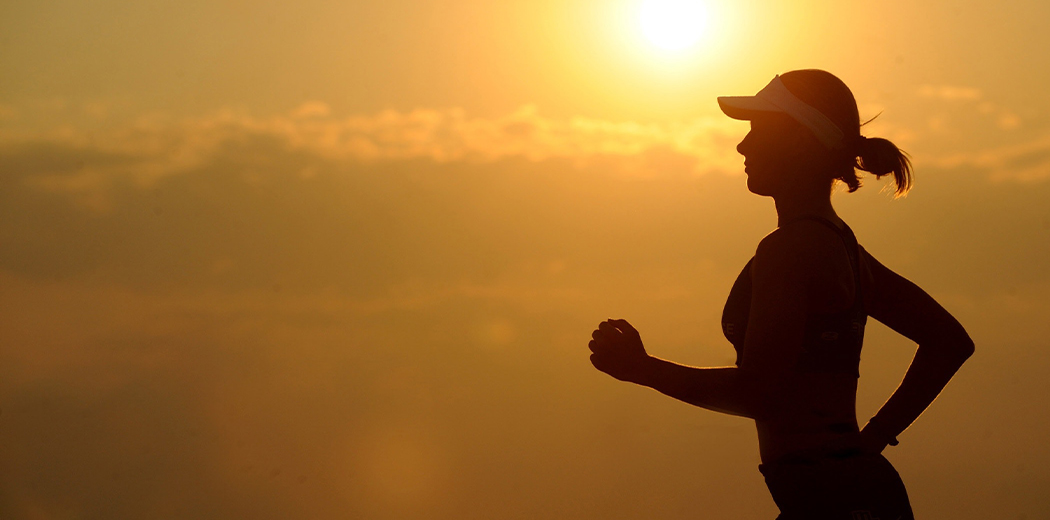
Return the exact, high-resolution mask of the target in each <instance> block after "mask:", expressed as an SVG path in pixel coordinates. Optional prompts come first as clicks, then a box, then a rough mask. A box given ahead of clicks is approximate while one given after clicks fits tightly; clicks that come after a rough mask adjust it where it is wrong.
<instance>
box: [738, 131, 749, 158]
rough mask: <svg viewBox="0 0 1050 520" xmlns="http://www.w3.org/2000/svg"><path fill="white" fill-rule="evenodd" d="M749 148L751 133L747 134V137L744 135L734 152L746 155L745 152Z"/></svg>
mask: <svg viewBox="0 0 1050 520" xmlns="http://www.w3.org/2000/svg"><path fill="white" fill-rule="evenodd" d="M750 146H751V132H748V133H747V135H745V136H744V138H743V139H742V140H741V141H740V144H738V145H736V151H737V153H739V154H740V155H747V150H748V149H749V147H750Z"/></svg>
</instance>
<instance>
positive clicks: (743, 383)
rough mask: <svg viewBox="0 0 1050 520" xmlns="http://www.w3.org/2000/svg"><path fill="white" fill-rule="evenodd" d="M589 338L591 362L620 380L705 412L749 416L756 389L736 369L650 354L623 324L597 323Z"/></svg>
mask: <svg viewBox="0 0 1050 520" xmlns="http://www.w3.org/2000/svg"><path fill="white" fill-rule="evenodd" d="M591 336H592V337H593V338H594V339H592V340H591V342H590V349H591V352H593V353H592V354H591V363H592V364H593V365H594V367H595V368H597V369H598V370H601V371H602V372H605V373H606V374H609V375H611V376H613V377H615V378H616V379H619V380H620V381H628V382H631V383H636V384H639V385H642V386H648V387H649V388H652V389H654V390H656V391H658V392H660V393H662V394H664V395H667V396H670V397H674V398H675V399H678V400H680V401H684V402H686V403H689V404H691V405H695V406H699V407H701V408H707V409H708V410H714V411H716V412H722V413H726V414H730V415H739V416H743V417H754V416H755V413H756V410H755V408H756V406H755V405H754V402H756V401H758V400H759V399H758V396H756V395H753V394H754V391H753V389H754V388H755V387H756V385H753V384H751V383H750V382H749V381H747V378H746V377H745V376H746V374H745V373H744V372H742V371H741V370H740V369H739V368H737V367H713V368H699V367H690V366H686V365H679V364H677V363H673V362H671V361H666V360H663V359H660V358H656V357H653V356H650V355H648V354H646V353H645V348H644V347H643V346H642V340H641V337H640V336H639V334H638V331H637V330H635V328H634V327H632V326H631V324H630V323H627V320H608V321H603V322H602V323H601V324H599V325H598V330H595V331H594V333H593V334H592V335H591Z"/></svg>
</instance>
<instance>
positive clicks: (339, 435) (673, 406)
mask: <svg viewBox="0 0 1050 520" xmlns="http://www.w3.org/2000/svg"><path fill="white" fill-rule="evenodd" d="M645 5H646V2H644V1H641V0H606V1H602V2H598V1H591V0H561V1H557V2H555V1H547V0H532V1H528V2H526V1H519V0H508V1H504V2H479V1H465V0H447V1H444V2H425V1H408V0H388V1H384V2H347V1H343V2H337V1H322V0H303V1H300V2H296V3H288V2H273V1H257V2H246V1H243V0H238V1H214V0H213V1H209V2H203V1H195V0H190V1H181V2H174V1H155V2H117V1H92V0H89V1H77V2H73V1H58V0H56V1H38V2H17V3H16V2H3V3H0V70H3V71H4V74H3V80H2V81H0V331H3V333H2V334H0V517H2V518H12V519H66V518H208V519H211V518H214V519H240V518H260V519H267V518H273V519H278V518H317V519H326V518H362V519H365V518H367V519H416V518H419V519H443V518H449V519H451V518H456V519H469V518H477V519H513V518H529V519H533V518H551V519H559V518H573V519H583V520H586V519H591V518H594V519H598V518H601V519H603V520H604V519H620V518H623V519H626V518H638V517H645V518H669V519H670V518H696V517H702V518H762V517H766V518H773V517H774V516H775V515H776V511H777V510H776V506H775V504H773V502H772V499H770V498H769V495H768V492H767V490H766V489H765V486H764V484H763V482H762V478H761V475H760V474H759V473H758V471H757V468H756V466H757V464H758V462H759V460H758V449H757V442H756V435H755V432H754V427H753V424H751V423H750V422H749V421H748V420H746V419H741V418H738V417H729V416H724V415H718V414H716V413H714V412H710V411H706V410H701V409H698V408H692V407H690V406H688V405H686V404H683V403H680V402H677V401H673V400H671V399H668V398H666V397H664V396H662V395H660V394H658V393H656V392H654V391H652V390H647V389H644V388H640V387H634V386H630V385H627V384H624V383H619V382H617V381H614V380H612V379H611V378H609V377H607V376H605V375H603V374H600V373H598V372H597V371H595V370H593V368H592V367H591V366H590V364H589V362H588V359H587V356H588V354H589V352H588V351H587V349H586V343H587V341H588V340H589V339H590V332H591V330H593V328H594V327H595V326H596V325H597V323H598V322H600V321H601V320H604V319H606V318H609V317H614V318H626V319H628V320H629V321H630V322H631V323H632V324H634V325H635V326H636V327H637V328H638V329H639V330H640V331H641V335H642V339H643V341H644V342H645V344H646V346H647V349H648V350H649V352H651V353H652V354H654V355H657V356H660V357H664V358H668V359H673V360H676V361H679V362H682V363H686V364H692V365H698V366H724V365H729V364H732V362H733V359H734V352H733V350H732V347H731V345H730V344H729V343H728V342H727V341H726V340H725V339H724V338H723V337H722V335H721V330H720V324H719V317H720V313H721V310H722V306H723V305H724V302H725V297H726V295H727V294H728V291H729V288H730V287H731V285H732V282H733V280H734V279H735V277H736V275H737V273H738V272H739V270H740V268H741V267H742V266H743V265H744V264H745V263H746V262H747V260H748V258H749V257H750V256H751V255H752V254H753V253H754V248H755V246H756V245H757V243H758V241H759V240H760V239H761V238H762V237H763V236H764V235H765V234H766V233H768V232H769V231H771V230H772V229H773V228H774V227H775V225H776V215H775V211H774V208H773V204H772V201H771V200H769V199H766V198H762V197H758V196H755V195H753V194H750V193H749V192H748V191H747V189H746V187H745V183H744V179H745V177H744V175H743V171H742V170H743V168H742V159H741V157H740V156H739V155H738V154H737V153H736V151H735V146H736V143H737V142H739V140H740V139H741V138H742V137H743V136H744V134H745V133H746V132H747V124H746V123H742V122H739V121H733V120H730V119H728V118H726V117H724V116H723V115H721V113H720V112H719V111H718V108H717V103H716V102H715V97H716V96H719V95H750V94H753V93H754V92H757V91H758V90H759V89H761V88H762V87H763V86H764V85H765V84H766V83H767V82H768V81H769V80H770V79H772V77H773V76H774V75H775V74H778V73H782V72H786V71H789V70H794V69H800V68H822V69H826V70H829V71H831V72H833V73H835V74H836V75H838V76H839V77H840V78H842V79H843V80H844V81H845V82H846V83H847V84H848V85H849V86H850V87H851V88H852V90H853V92H854V94H855V96H856V98H857V100H858V103H859V107H860V111H861V117H862V120H868V119H872V118H875V119H874V120H873V121H872V122H871V123H869V124H867V125H866V126H865V127H864V129H863V132H864V134H865V135H868V136H875V137H885V138H888V139H891V140H892V141H893V142H895V143H897V144H898V145H900V146H901V147H902V148H903V149H905V150H906V151H907V152H908V153H909V154H911V157H912V160H913V162H914V165H915V169H916V173H915V187H914V189H913V190H912V192H911V193H910V194H909V195H908V196H907V197H904V198H900V199H894V198H893V197H892V193H891V192H892V190H887V184H886V183H885V181H884V180H883V181H880V180H876V179H874V178H872V177H870V176H865V177H862V179H863V181H864V183H865V186H864V187H863V188H862V189H861V190H860V191H858V192H856V193H853V194H848V193H846V192H845V191H844V190H840V191H839V192H837V193H836V194H835V195H834V196H833V201H834V203H835V206H836V209H837V211H838V212H839V214H840V215H841V216H842V217H843V218H844V219H845V220H846V221H847V222H848V223H849V225H850V226H851V227H852V228H853V229H854V230H855V231H856V233H857V235H858V237H859V239H860V242H861V243H862V244H863V245H864V247H865V248H866V249H867V250H868V251H869V252H870V253H872V254H873V255H874V256H875V257H877V258H878V259H879V260H880V261H881V262H882V263H884V264H886V265H887V266H889V267H891V268H892V269H894V270H895V271H897V272H899V273H901V274H902V275H904V276H906V277H908V278H909V279H911V280H912V281H914V282H916V283H918V284H919V285H920V286H922V287H923V288H924V289H926V290H927V292H929V293H930V294H931V295H932V296H933V297H935V298H936V299H937V300H938V301H939V302H941V303H942V304H943V305H944V306H945V307H946V308H947V309H948V310H949V311H951V312H952V313H953V314H954V315H955V316H956V317H957V318H958V319H959V320H960V322H961V323H962V324H963V325H964V326H965V327H966V329H967V331H968V332H969V333H970V335H971V337H973V339H974V341H975V343H976V345H977V347H976V348H977V351H976V354H975V355H974V356H973V357H972V358H971V359H970V360H969V361H968V362H967V363H966V365H964V367H963V368H962V369H961V370H960V372H959V373H958V374H957V376H956V378H955V379H954V380H953V381H952V382H951V383H950V384H949V385H948V387H947V388H946V389H945V391H944V392H943V393H942V394H941V396H940V397H939V398H938V399H937V400H936V401H935V402H934V403H933V405H932V406H931V407H930V408H929V409H928V410H927V411H926V412H925V413H924V414H923V415H922V416H921V417H920V418H919V419H918V420H917V421H916V422H915V423H914V424H913V425H912V426H911V427H910V428H909V429H908V430H907V431H905V432H904V433H903V434H902V435H901V436H900V445H899V446H897V447H892V448H888V449H887V451H886V456H887V457H888V458H889V460H890V461H891V462H893V464H894V465H895V467H896V468H897V469H898V471H899V472H900V474H901V476H902V478H903V480H904V482H905V484H906V485H907V486H908V490H909V494H910V499H911V503H912V505H913V508H914V510H915V512H916V515H917V516H918V517H921V518H956V519H978V518H981V519H983V518H1008V519H1018V520H1020V519H1035V518H1045V517H1047V516H1050V498H1047V496H1046V493H1045V490H1046V489H1048V488H1050V469H1048V468H1050V449H1048V448H1047V444H1046V442H1045V440H1046V439H1047V438H1048V436H1050V413H1048V412H1050V404H1048V401H1047V397H1046V396H1048V395H1050V379H1048V378H1047V377H1046V374H1047V371H1048V370H1050V352H1048V351H1047V348H1046V339H1045V338H1047V337H1048V336H1050V270H1048V269H1047V267H1046V266H1047V262H1046V258H1047V257H1048V254H1050V204H1048V202H1050V97H1047V96H1046V94H1045V92H1046V85H1047V84H1048V83H1050V58H1047V57H1046V55H1045V52H1043V51H1042V50H1043V49H1046V48H1050V34H1047V32H1046V31H1045V30H1043V21H1044V20H1046V19H1048V18H1050V4H1047V3H1045V2H1034V1H1021V0H1003V1H1000V2H995V3H988V2H973V1H954V2H947V1H932V0H913V1H910V2H902V1H896V0H893V1H888V2H880V3H872V2H863V3H861V2H841V1H831V0H805V1H802V0H800V1H794V2H773V1H759V0H749V1H737V2H727V1H718V0H707V1H703V2H699V5H700V6H701V8H702V9H703V12H704V13H705V18H704V19H703V20H702V21H698V22H697V24H696V26H697V27H700V29H697V32H696V33H695V34H694V35H693V36H695V38H694V40H695V42H693V43H692V45H691V46H688V47H686V48H683V49H678V50H668V49H665V48H661V47H660V46H659V42H658V41H653V40H651V39H650V37H647V36H646V34H645V32H644V31H643V30H642V28H641V24H640V15H639V12H640V10H641V9H642V8H643V7H644V6H645ZM701 26H702V27H701ZM914 349H915V345H913V344H910V343H909V342H908V341H907V340H905V339H904V338H901V337H899V336H896V335H894V334H893V333H892V332H891V331H889V330H888V329H886V328H885V327H883V326H881V325H878V324H875V323H872V325H871V326H869V330H868V334H867V337H866V340H865V349H864V351H863V354H862V362H861V368H860V370H861V379H860V390H859V394H858V405H857V409H858V419H859V420H860V422H861V424H863V423H864V422H865V421H866V419H867V418H868V417H870V416H871V415H872V414H874V413H875V411H877V410H878V407H879V406H880V405H881V404H882V403H883V402H884V401H885V399H886V398H887V397H888V396H889V394H890V393H891V392H892V391H893V389H894V388H896V386H897V384H898V383H899V382H900V379H901V377H902V376H903V374H904V371H905V370H906V369H907V367H908V364H909V363H910V361H911V357H912V355H913V354H914Z"/></svg>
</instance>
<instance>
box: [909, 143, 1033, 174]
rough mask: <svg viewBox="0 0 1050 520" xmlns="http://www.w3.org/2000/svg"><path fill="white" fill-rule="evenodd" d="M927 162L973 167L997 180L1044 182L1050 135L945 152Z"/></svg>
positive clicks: (947, 166)
mask: <svg viewBox="0 0 1050 520" xmlns="http://www.w3.org/2000/svg"><path fill="white" fill-rule="evenodd" d="M926 163H927V164H931V165H935V166H937V167H940V168H944V169H960V168H973V169H976V170H978V171H983V172H986V173H987V175H988V177H989V178H990V179H992V180H995V181H1017V182H1026V183H1028V182H1042V181H1046V180H1047V179H1050V135H1045V136H1042V137H1040V138H1036V139H1032V140H1030V141H1027V142H1023V143H1016V144H1010V145H1006V146H1000V147H996V148H992V149H988V150H977V151H965V152H960V153H956V154H946V155H944V156H941V157H937V158H933V159H931V160H928V161H926Z"/></svg>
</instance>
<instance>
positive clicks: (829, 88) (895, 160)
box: [780, 69, 912, 198]
mask: <svg viewBox="0 0 1050 520" xmlns="http://www.w3.org/2000/svg"><path fill="white" fill-rule="evenodd" d="M780 79H781V81H783V82H784V86H785V87H787V89H788V90H789V91H791V93H792V94H794V95H795V97H797V98H799V99H800V100H802V101H804V102H805V103H806V104H808V105H810V106H812V107H813V108H816V109H817V110H819V111H820V112H822V113H823V114H824V115H825V116H827V117H828V119H830V120H831V121H832V122H833V123H835V125H836V126H838V127H839V130H842V133H843V135H844V136H845V139H846V141H845V142H846V146H845V148H844V149H843V150H842V151H836V150H829V151H828V159H829V160H830V163H831V168H832V173H833V174H834V177H833V179H837V180H840V181H842V182H844V183H846V186H847V187H848V189H849V192H850V193H853V192H854V191H857V188H860V185H861V182H860V176H859V175H857V169H860V170H864V171H866V172H869V173H873V174H875V178H876V179H881V178H882V176H883V175H889V174H891V173H892V174H893V180H894V183H895V184H896V187H897V189H896V190H895V192H894V198H897V197H903V196H904V195H905V194H907V193H908V190H909V189H911V186H912V166H911V161H910V160H909V159H908V154H906V153H905V152H904V151H903V150H901V149H900V148H897V145H895V144H893V143H892V142H890V141H889V140H887V139H882V138H880V137H874V138H873V137H864V136H863V135H860V127H861V126H864V125H866V124H868V123H870V122H871V120H868V121H866V122H864V123H861V122H860V112H859V110H858V109H857V100H856V99H855V98H854V97H853V92H851V91H850V89H849V87H847V86H846V84H845V83H843V82H842V80H840V79H839V78H837V77H835V76H834V75H833V74H831V73H830V72H825V71H823V70H817V69H806V70H793V71H791V72H785V73H784V74H781V75H780ZM876 117H877V116H876ZM872 119H874V118H872Z"/></svg>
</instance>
